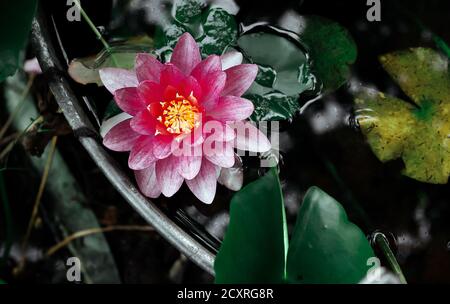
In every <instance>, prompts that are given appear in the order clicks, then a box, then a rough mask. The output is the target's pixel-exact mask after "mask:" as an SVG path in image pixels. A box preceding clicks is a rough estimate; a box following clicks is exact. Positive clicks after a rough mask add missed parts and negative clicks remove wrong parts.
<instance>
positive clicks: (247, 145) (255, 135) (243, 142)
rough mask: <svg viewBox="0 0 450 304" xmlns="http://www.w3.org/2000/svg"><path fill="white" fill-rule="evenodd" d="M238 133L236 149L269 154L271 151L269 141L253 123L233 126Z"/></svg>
mask: <svg viewBox="0 0 450 304" xmlns="http://www.w3.org/2000/svg"><path fill="white" fill-rule="evenodd" d="M233 128H234V129H235V132H236V138H235V140H234V145H235V148H237V149H239V150H243V151H251V152H267V151H269V150H270V149H271V144H270V141H269V139H268V138H267V137H266V135H264V133H262V132H261V131H260V130H259V129H258V128H257V127H255V126H254V125H253V124H252V123H250V122H246V121H242V122H237V123H234V124H233Z"/></svg>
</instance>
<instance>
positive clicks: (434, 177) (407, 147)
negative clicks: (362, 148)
mask: <svg viewBox="0 0 450 304" xmlns="http://www.w3.org/2000/svg"><path fill="white" fill-rule="evenodd" d="M380 61H381V63H382V65H383V67H384V68H385V69H386V71H387V72H388V73H389V74H390V75H391V76H392V77H393V78H394V79H395V81H396V82H397V83H398V84H399V85H400V87H401V88H402V90H403V91H404V92H405V93H406V95H408V96H409V97H410V98H411V100H412V102H411V103H408V102H405V101H403V100H401V99H397V98H395V97H391V96H386V95H385V94H383V93H379V92H373V91H372V92H370V91H365V92H361V93H360V94H359V95H358V96H357V97H356V99H355V103H356V108H357V110H356V114H357V116H356V119H357V121H358V123H359V125H360V126H361V130H362V132H363V134H364V135H365V136H366V137H367V140H368V142H369V144H370V146H371V148H372V151H373V152H374V153H375V155H376V156H377V157H378V158H379V159H380V160H381V161H382V162H386V161H389V160H393V159H397V158H402V159H403V162H404V164H405V169H404V172H403V173H404V174H405V175H407V176H409V177H411V178H414V179H416V180H418V181H422V182H428V183H436V184H445V183H447V181H448V175H449V173H450V141H449V140H450V138H449V136H450V76H449V71H448V59H447V58H446V57H444V56H442V55H440V54H439V53H437V52H436V51H434V50H431V49H425V48H415V49H409V50H407V51H400V52H394V53H390V54H387V55H384V56H381V57H380Z"/></svg>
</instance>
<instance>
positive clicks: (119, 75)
mask: <svg viewBox="0 0 450 304" xmlns="http://www.w3.org/2000/svg"><path fill="white" fill-rule="evenodd" d="M99 74H100V79H101V80H102V82H103V85H104V86H105V87H106V88H107V89H108V91H110V92H111V94H114V92H115V91H116V90H118V89H121V88H127V87H136V86H137V85H138V80H137V77H136V73H135V72H134V71H130V70H125V69H119V68H103V69H100V71H99Z"/></svg>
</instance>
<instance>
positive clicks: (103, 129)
mask: <svg viewBox="0 0 450 304" xmlns="http://www.w3.org/2000/svg"><path fill="white" fill-rule="evenodd" d="M131 118H133V116H131V115H130V114H128V113H125V112H122V113H120V114H117V115H115V116H113V117H111V118H108V119H107V120H105V121H103V122H102V125H101V126H100V130H99V131H100V136H101V137H102V138H104V137H105V136H106V134H107V133H108V132H109V130H111V129H112V128H114V127H115V126H116V125H118V124H119V123H121V122H122V121H124V120H128V119H131Z"/></svg>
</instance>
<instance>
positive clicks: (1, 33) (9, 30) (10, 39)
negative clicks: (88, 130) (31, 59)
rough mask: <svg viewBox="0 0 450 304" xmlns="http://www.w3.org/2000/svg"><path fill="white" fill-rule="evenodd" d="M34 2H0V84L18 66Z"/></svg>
mask: <svg viewBox="0 0 450 304" xmlns="http://www.w3.org/2000/svg"><path fill="white" fill-rule="evenodd" d="M36 3H37V1H36V0H15V1H1V2H0V41H1V47H0V82H2V81H3V80H5V78H6V77H8V76H11V75H13V74H14V73H15V72H16V70H17V68H18V66H19V54H20V52H21V51H22V49H23V48H24V47H25V44H26V41H27V38H28V33H29V31H30V27H31V20H32V19H33V16H34V13H35V11H36Z"/></svg>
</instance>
